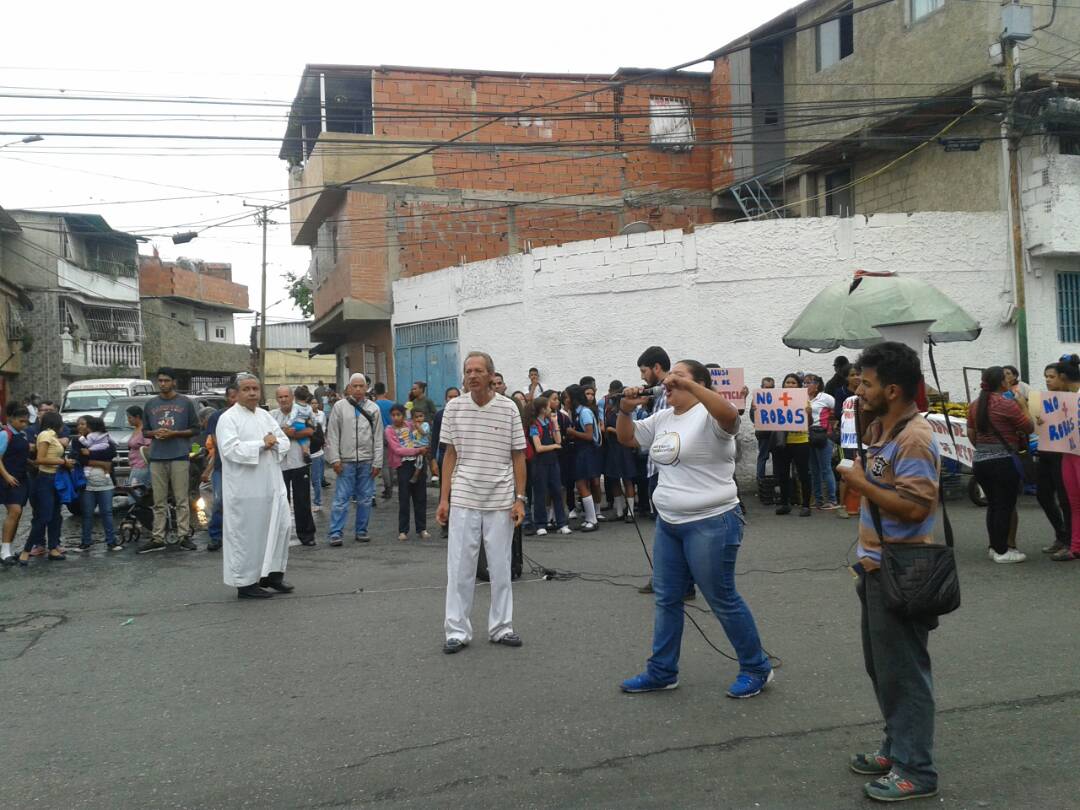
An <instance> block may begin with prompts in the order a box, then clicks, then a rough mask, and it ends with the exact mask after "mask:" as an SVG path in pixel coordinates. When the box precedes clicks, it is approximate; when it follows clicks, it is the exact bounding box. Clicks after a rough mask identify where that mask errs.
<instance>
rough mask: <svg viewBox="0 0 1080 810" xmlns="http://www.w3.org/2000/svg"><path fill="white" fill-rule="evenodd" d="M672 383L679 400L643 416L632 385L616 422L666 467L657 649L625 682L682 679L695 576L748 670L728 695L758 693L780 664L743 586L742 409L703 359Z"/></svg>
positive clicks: (661, 470)
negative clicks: (717, 387) (738, 455)
mask: <svg viewBox="0 0 1080 810" xmlns="http://www.w3.org/2000/svg"><path fill="white" fill-rule="evenodd" d="M663 384H664V388H665V389H667V401H668V405H669V406H670V407H668V408H665V409H663V410H660V411H658V412H656V413H654V414H653V415H651V416H649V417H647V418H646V419H642V420H639V421H636V422H635V421H634V420H633V419H632V418H631V417H630V414H631V413H632V412H633V410H634V408H636V407H637V406H638V405H640V404H642V403H643V402H644V401H645V400H644V398H643V397H641V389H638V388H627V389H625V390H624V392H623V393H624V396H623V399H622V400H621V401H620V403H619V415H618V419H617V421H616V424H615V430H616V436H617V437H618V439H619V442H620V443H621V444H623V445H625V446H627V447H647V448H648V449H649V458H650V459H651V460H652V461H653V463H654V464H655V465H656V469H657V472H658V475H659V481H658V484H657V487H656V490H655V492H654V493H653V505H654V506H655V508H656V511H657V520H656V537H655V539H654V541H653V566H654V568H653V579H652V585H653V590H654V591H655V592H656V612H655V619H654V625H653V652H652V656H651V657H650V658H649V661H648V664H647V666H646V669H645V671H644V672H642V673H641V674H640V675H635V676H634V677H633V678H628V679H627V680H625V681H623V682H622V685H621V688H622V690H623V691H624V692H631V693H637V692H653V691H658V690H662V689H674V688H675V687H676V686H678V685H679V680H678V677H679V652H680V647H681V645H682V631H683V623H684V616H685V614H684V613H683V596H684V595H685V594H686V592H687V590H689V588H690V585H691V583H694V582H696V583H697V585H698V587H699V588H701V592H702V594H703V595H704V596H705V599H706V601H708V603H709V606H710V607H711V608H712V610H713V613H715V614H716V617H717V618H718V619H719V620H720V624H721V625H723V627H724V632H725V633H726V634H727V637H728V640H729V641H730V642H731V645H732V647H734V648H735V652H736V653H737V655H738V659H739V674H738V676H737V677H736V679H735V681H734V682H733V683H732V684H731V686H729V687H728V690H727V694H728V696H729V697H733V698H748V697H753V696H754V695H757V694H759V693H760V692H761V690H762V689H764V688H765V685H766V684H767V683H769V681H771V680H772V677H773V671H772V666H771V664H770V663H769V658H768V656H767V655H766V653H765V651H764V649H763V648H762V646H761V639H760V637H759V636H758V631H757V626H756V624H755V623H754V617H753V615H752V614H751V613H750V608H749V607H747V605H746V603H745V602H744V601H743V599H742V597H741V596H739V593H738V591H736V589H735V560H736V557H737V556H738V553H739V546H740V545H741V544H742V536H743V527H744V524H745V520H744V518H743V514H742V509H741V508H740V506H739V495H738V491H737V490H736V487H735V479H734V474H735V435H736V433H737V432H738V429H739V412H738V411H737V410H736V408H735V406H734V405H732V404H731V403H730V402H729V401H728V400H726V399H724V398H723V397H722V396H721V395H720V394H718V393H717V392H716V391H714V390H713V389H712V387H711V379H710V376H709V370H708V369H707V368H706V367H705V366H704V365H702V364H701V363H699V362H697V361H696V360H681V361H679V362H678V363H676V364H675V365H674V366H673V367H672V369H671V371H670V372H669V373H668V375H667V376H666V377H665V378H664V381H663Z"/></svg>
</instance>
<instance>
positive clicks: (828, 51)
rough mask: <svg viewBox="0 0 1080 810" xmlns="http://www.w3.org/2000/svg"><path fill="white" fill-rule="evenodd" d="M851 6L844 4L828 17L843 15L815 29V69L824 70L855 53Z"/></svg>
mask: <svg viewBox="0 0 1080 810" xmlns="http://www.w3.org/2000/svg"><path fill="white" fill-rule="evenodd" d="M852 9H853V4H852V3H846V4H844V5H842V6H840V7H839V8H838V9H836V10H835V11H833V12H832V13H831V14H830V15H829V16H830V17H832V16H835V15H837V14H843V16H842V17H840V18H839V19H834V20H829V22H826V23H822V24H821V25H819V26H818V27H817V69H818V70H824V69H825V68H827V67H831V66H832V65H835V64H836V63H837V62H839V61H840V60H841V59H846V58H847V57H849V56H851V55H852V54H853V53H855V16H854V14H853V13H852Z"/></svg>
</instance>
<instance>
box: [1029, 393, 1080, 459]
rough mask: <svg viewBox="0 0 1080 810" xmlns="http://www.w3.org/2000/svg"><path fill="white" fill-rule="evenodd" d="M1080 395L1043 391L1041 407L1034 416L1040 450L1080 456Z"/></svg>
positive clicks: (1040, 395) (1040, 400) (1040, 397)
mask: <svg viewBox="0 0 1080 810" xmlns="http://www.w3.org/2000/svg"><path fill="white" fill-rule="evenodd" d="M1078 398H1080V395H1078V394H1071V393H1068V392H1066V391H1049V392H1047V391H1043V392H1041V393H1040V394H1039V407H1038V410H1037V411H1036V413H1035V414H1033V416H1036V417H1037V418H1036V419H1035V432H1036V434H1037V435H1038V437H1039V449H1040V450H1046V451H1047V452H1051V453H1071V454H1073V455H1080V435H1078V433H1077V421H1076V411H1077V405H1078V402H1077V400H1078Z"/></svg>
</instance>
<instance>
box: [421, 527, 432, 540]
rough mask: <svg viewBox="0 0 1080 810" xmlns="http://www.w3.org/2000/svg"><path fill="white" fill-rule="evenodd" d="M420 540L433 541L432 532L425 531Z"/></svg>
mask: <svg viewBox="0 0 1080 810" xmlns="http://www.w3.org/2000/svg"><path fill="white" fill-rule="evenodd" d="M420 539H421V540H430V539H431V532H429V531H428V530H427V529H424V530H423V531H422V532H420Z"/></svg>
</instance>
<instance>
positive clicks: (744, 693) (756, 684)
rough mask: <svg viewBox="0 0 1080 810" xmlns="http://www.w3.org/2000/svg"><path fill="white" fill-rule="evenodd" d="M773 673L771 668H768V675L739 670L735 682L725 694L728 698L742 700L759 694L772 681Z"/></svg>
mask: <svg viewBox="0 0 1080 810" xmlns="http://www.w3.org/2000/svg"><path fill="white" fill-rule="evenodd" d="M774 675H775V673H774V672H773V670H771V669H770V670H769V674H768V675H751V674H750V673H747V672H740V673H739V677H737V678H736V679H735V682H734V683H733V684H731V686H729V687H728V690H727V696H728V697H729V698H735V699H736V700H742V699H743V698H752V697H753V696H754V695H760V694H761V690H762V689H764V688H765V687H766V686H767V685H768V684H769V683H771V682H772V679H773V676H774Z"/></svg>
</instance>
